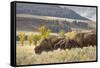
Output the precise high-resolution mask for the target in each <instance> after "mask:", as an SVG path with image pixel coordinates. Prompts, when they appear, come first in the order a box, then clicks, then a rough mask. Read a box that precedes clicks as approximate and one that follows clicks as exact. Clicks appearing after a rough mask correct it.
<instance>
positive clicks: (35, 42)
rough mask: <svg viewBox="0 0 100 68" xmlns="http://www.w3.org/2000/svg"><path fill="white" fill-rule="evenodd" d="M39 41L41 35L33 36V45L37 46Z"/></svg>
mask: <svg viewBox="0 0 100 68" xmlns="http://www.w3.org/2000/svg"><path fill="white" fill-rule="evenodd" d="M40 39H41V35H33V41H34V45H37V43H38V41H39V40H40Z"/></svg>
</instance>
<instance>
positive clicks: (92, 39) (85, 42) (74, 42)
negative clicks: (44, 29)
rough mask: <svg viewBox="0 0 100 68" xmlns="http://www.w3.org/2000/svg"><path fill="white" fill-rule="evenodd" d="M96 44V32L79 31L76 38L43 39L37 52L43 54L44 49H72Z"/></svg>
mask: <svg viewBox="0 0 100 68" xmlns="http://www.w3.org/2000/svg"><path fill="white" fill-rule="evenodd" d="M91 45H92V46H95V45H96V34H94V33H79V34H77V35H76V37H75V38H74V39H64V38H57V37H51V38H47V39H44V40H42V41H41V43H40V44H39V46H36V47H35V53H36V54H41V53H42V52H43V51H47V52H48V51H53V50H55V49H58V48H60V49H71V48H83V47H87V46H91Z"/></svg>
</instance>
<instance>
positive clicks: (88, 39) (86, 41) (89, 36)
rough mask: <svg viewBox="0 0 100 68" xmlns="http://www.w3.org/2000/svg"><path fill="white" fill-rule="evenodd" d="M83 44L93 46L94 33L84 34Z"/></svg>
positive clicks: (94, 42)
mask: <svg viewBox="0 0 100 68" xmlns="http://www.w3.org/2000/svg"><path fill="white" fill-rule="evenodd" d="M83 44H84V46H95V45H96V34H93V33H91V34H86V35H85V36H84V40H83Z"/></svg>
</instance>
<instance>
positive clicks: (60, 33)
mask: <svg viewBox="0 0 100 68" xmlns="http://www.w3.org/2000/svg"><path fill="white" fill-rule="evenodd" d="M59 36H60V37H61V38H65V31H64V30H60V31H59Z"/></svg>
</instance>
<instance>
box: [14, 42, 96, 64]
mask: <svg viewBox="0 0 100 68" xmlns="http://www.w3.org/2000/svg"><path fill="white" fill-rule="evenodd" d="M16 47H17V51H16V53H17V54H16V62H17V65H28V64H44V63H63V62H75V61H79V62H80V61H93V60H96V47H92V46H90V47H84V48H82V49H81V48H72V49H70V50H68V49H66V50H61V49H58V50H54V51H49V52H42V53H41V54H39V55H38V54H35V52H34V45H33V46H29V45H28V44H26V45H25V46H24V47H22V46H20V45H19V44H17V46H16Z"/></svg>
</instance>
